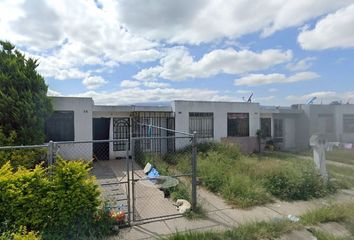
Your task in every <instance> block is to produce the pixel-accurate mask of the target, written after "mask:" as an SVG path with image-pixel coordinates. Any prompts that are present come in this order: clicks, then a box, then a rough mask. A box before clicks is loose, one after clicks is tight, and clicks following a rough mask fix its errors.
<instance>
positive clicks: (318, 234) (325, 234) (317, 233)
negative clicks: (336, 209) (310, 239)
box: [312, 230, 346, 240]
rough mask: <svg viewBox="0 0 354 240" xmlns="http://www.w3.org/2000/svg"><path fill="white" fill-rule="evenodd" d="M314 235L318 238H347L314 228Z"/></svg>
mask: <svg viewBox="0 0 354 240" xmlns="http://www.w3.org/2000/svg"><path fill="white" fill-rule="evenodd" d="M312 235H313V236H315V237H316V238H317V240H346V238H343V237H336V236H334V235H332V234H330V233H328V232H324V231H320V230H313V231H312Z"/></svg>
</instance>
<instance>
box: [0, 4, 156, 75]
mask: <svg viewBox="0 0 354 240" xmlns="http://www.w3.org/2000/svg"><path fill="white" fill-rule="evenodd" d="M117 7H118V3H117V2H116V1H113V0H105V1H104V2H103V3H102V9H100V8H98V7H97V6H96V4H95V2H94V1H86V0H77V1H70V0H63V1H45V0H3V1H0V36H1V38H2V39H4V40H9V41H11V42H12V43H14V44H16V46H17V47H19V48H20V49H25V50H26V52H27V53H30V54H31V55H33V56H36V58H37V59H39V60H40V63H41V64H40V66H39V68H38V69H39V71H40V73H42V74H43V75H44V76H45V77H54V78H56V79H59V80H63V79H70V78H84V77H87V76H88V74H87V73H85V74H79V73H78V72H79V71H82V70H81V67H86V66H89V67H90V68H91V71H94V69H95V68H97V69H102V67H105V68H106V69H107V68H114V67H116V66H117V65H118V64H119V63H132V62H148V61H154V60H156V59H158V58H159V56H160V52H159V50H158V49H156V47H158V46H159V43H155V42H152V41H150V40H148V39H146V38H144V37H142V36H141V35H139V34H137V33H131V32H130V31H128V30H127V29H125V28H123V27H122V25H121V23H120V22H119V20H118V16H117Z"/></svg>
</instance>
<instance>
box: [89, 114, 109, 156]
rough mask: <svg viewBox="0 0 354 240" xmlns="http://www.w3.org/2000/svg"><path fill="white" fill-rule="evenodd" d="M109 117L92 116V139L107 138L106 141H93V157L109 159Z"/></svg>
mask: <svg viewBox="0 0 354 240" xmlns="http://www.w3.org/2000/svg"><path fill="white" fill-rule="evenodd" d="M110 123H111V119H110V118H94V119H93V122H92V133H93V136H92V139H93V140H107V142H98V143H97V142H96V143H95V142H94V143H93V158H94V159H96V160H109V142H108V140H109V127H110Z"/></svg>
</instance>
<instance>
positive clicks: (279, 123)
mask: <svg viewBox="0 0 354 240" xmlns="http://www.w3.org/2000/svg"><path fill="white" fill-rule="evenodd" d="M283 134H284V133H283V119H274V139H275V140H276V141H278V142H282V141H283V137H284V136H283Z"/></svg>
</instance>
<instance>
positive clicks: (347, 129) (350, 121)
mask: <svg viewBox="0 0 354 240" xmlns="http://www.w3.org/2000/svg"><path fill="white" fill-rule="evenodd" d="M343 132H344V133H354V114H344V115H343Z"/></svg>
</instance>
